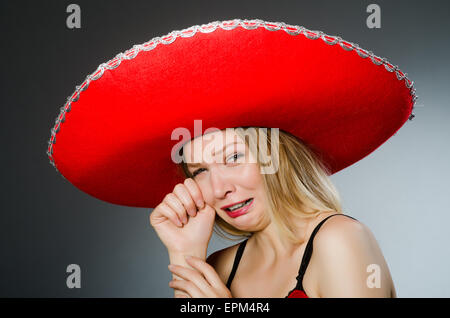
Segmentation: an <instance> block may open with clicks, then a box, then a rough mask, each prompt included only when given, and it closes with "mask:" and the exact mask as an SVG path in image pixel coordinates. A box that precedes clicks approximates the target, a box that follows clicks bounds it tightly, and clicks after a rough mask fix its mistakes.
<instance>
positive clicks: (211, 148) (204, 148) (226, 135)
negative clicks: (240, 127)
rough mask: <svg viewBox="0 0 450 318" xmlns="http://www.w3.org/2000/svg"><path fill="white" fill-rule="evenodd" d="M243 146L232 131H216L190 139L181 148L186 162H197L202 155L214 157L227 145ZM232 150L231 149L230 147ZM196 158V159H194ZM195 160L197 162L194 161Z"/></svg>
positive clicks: (241, 141)
mask: <svg viewBox="0 0 450 318" xmlns="http://www.w3.org/2000/svg"><path fill="white" fill-rule="evenodd" d="M230 143H231V144H244V141H243V139H242V138H241V137H240V136H239V135H238V134H237V133H236V132H235V131H234V129H226V130H218V131H214V132H210V133H207V134H204V135H201V136H198V137H196V138H194V139H191V140H190V141H188V142H187V143H186V144H185V145H184V146H183V155H184V157H185V159H186V161H187V162H199V160H198V158H199V157H200V156H202V157H203V155H205V154H206V155H214V154H215V153H218V152H220V151H222V149H223V148H224V147H225V146H226V145H229V144H230ZM230 148H232V147H230ZM194 157H196V158H194ZM195 159H197V160H195Z"/></svg>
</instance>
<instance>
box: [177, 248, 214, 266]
mask: <svg viewBox="0 0 450 318" xmlns="http://www.w3.org/2000/svg"><path fill="white" fill-rule="evenodd" d="M186 256H194V257H198V258H200V259H202V260H206V250H195V251H169V260H170V264H179V263H180V262H181V263H182V264H186V262H185V257H186Z"/></svg>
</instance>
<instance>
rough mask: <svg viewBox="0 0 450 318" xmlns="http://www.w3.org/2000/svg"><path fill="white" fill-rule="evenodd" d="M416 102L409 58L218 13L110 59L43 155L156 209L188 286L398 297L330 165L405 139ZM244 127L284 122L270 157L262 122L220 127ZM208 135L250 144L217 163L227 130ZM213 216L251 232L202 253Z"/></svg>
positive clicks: (230, 229) (249, 292)
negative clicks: (402, 132) (403, 60)
mask: <svg viewBox="0 0 450 318" xmlns="http://www.w3.org/2000/svg"><path fill="white" fill-rule="evenodd" d="M416 99H417V96H416V95H415V89H414V86H413V82H412V81H411V80H409V79H408V78H407V76H406V74H405V73H403V72H402V71H401V70H400V69H399V68H398V67H397V66H394V65H392V64H390V63H389V62H388V61H386V60H385V59H383V58H380V57H378V56H376V55H374V54H373V53H371V52H370V51H367V50H364V49H362V48H360V47H359V46H358V45H357V44H353V43H351V42H347V41H344V40H342V39H341V38H340V37H335V36H330V35H326V34H324V33H323V32H320V31H311V30H308V29H306V28H304V27H301V26H295V25H288V24H285V23H279V22H266V21H262V20H240V19H234V20H228V21H221V22H220V21H215V22H212V23H209V24H204V25H201V26H198V25H197V26H193V27H190V28H187V29H183V30H181V31H174V32H171V33H169V34H167V35H165V36H162V37H156V38H153V39H151V40H150V41H148V42H145V43H143V44H140V45H135V46H133V48H131V49H130V50H127V51H125V52H124V53H120V54H118V55H116V56H115V57H114V58H113V59H111V60H109V61H108V62H106V63H102V64H101V65H100V66H99V67H98V68H97V70H96V71H94V72H93V73H92V74H90V75H88V76H87V77H86V80H85V81H84V82H83V83H82V84H81V85H79V86H77V87H76V90H75V92H74V93H73V94H72V95H71V96H70V97H69V98H68V100H67V102H66V103H65V105H64V106H63V107H61V111H60V114H59V115H58V117H57V119H56V121H55V125H54V127H53V128H52V129H51V137H50V140H49V143H48V147H47V155H48V157H49V159H50V163H51V164H52V165H53V166H54V167H55V168H56V169H57V171H58V172H60V173H61V175H63V176H64V177H65V178H66V179H67V180H69V181H70V182H71V183H72V184H73V185H75V186H76V187H78V188H79V189H80V190H82V191H84V192H86V193H88V194H90V195H92V196H94V197H96V198H98V199H101V200H104V201H106V202H110V203H113V204H119V205H124V206H130V207H144V208H155V207H156V208H155V209H154V210H153V212H152V213H151V216H150V219H151V220H150V221H151V224H152V225H153V226H154V228H155V229H156V230H157V233H158V235H159V237H160V238H161V240H162V242H163V243H164V244H165V245H166V247H167V248H168V251H169V255H170V262H171V264H173V265H176V264H178V265H181V266H182V267H174V268H171V270H172V272H173V273H174V277H178V278H181V279H180V280H177V281H174V282H172V283H171V286H172V287H173V288H174V289H175V290H176V293H175V295H176V296H177V297H178V296H181V295H184V296H188V297H201V296H208V297H230V296H233V297H242V296H245V297H258V296H261V297H263V296H264V297H285V296H287V295H289V296H290V297H305V296H308V297H334V296H342V297H344V296H352V297H361V296H363V297H364V296H368V297H394V296H395V290H394V286H393V284H392V280H391V278H390V275H389V270H388V267H387V265H386V263H385V261H384V259H383V256H382V253H381V251H380V250H379V248H378V245H377V244H376V241H375V239H374V238H373V235H372V234H371V233H370V231H369V230H368V229H367V228H366V227H365V226H364V225H363V224H361V223H360V222H358V221H357V220H355V219H353V218H351V217H348V216H344V215H342V209H341V207H340V203H339V199H338V195H337V193H336V191H335V190H334V187H333V186H332V184H331V183H330V181H329V180H328V175H332V174H334V173H336V172H338V171H340V170H342V169H344V168H346V167H349V166H351V165H352V164H354V163H355V162H357V161H359V160H361V159H362V158H364V157H366V156H367V155H369V154H370V153H371V152H373V151H374V150H375V149H377V148H378V147H380V146H381V145H382V144H383V143H384V142H386V141H387V140H388V139H389V138H390V137H391V136H393V135H394V134H395V133H396V132H397V131H398V130H399V129H400V128H401V127H402V126H403V125H404V123H405V122H406V121H407V120H408V119H410V120H411V119H412V118H413V117H414V114H413V113H412V111H413V108H414V103H415V101H416ZM198 119H200V123H203V124H205V126H206V127H208V129H207V130H205V131H203V129H202V128H201V126H200V127H199V129H197V127H196V121H197V120H198ZM192 122H194V129H192V128H187V127H190V126H191V125H192ZM235 127H248V129H250V128H251V127H258V128H260V127H269V128H272V129H271V134H270V136H271V137H270V139H269V141H270V144H271V145H274V140H275V139H272V132H274V131H275V129H280V131H279V133H280V135H279V145H278V144H277V146H276V147H274V148H273V149H272V147H270V155H271V159H273V160H272V162H271V164H269V165H267V161H266V160H265V158H262V157H260V155H261V153H265V152H264V151H261V152H258V151H256V150H257V149H256V150H255V147H253V145H254V144H255V140H258V143H256V144H257V145H258V147H263V146H264V143H262V144H260V143H259V138H258V137H259V136H260V135H261V133H260V130H259V129H258V130H257V131H256V132H255V134H250V135H249V138H248V140H247V139H246V138H242V136H243V134H242V131H239V130H236V131H234V130H233V132H227V130H224V129H226V128H235ZM210 128H218V131H217V130H212V131H211V130H210ZM228 134H231V135H228ZM233 134H235V135H233ZM263 135H265V134H263ZM275 135H276V134H274V136H275ZM201 136H203V137H202V138H199V137H201ZM207 136H209V137H211V136H219V137H221V136H222V137H227V136H228V137H233V138H234V137H236V138H237V137H240V138H241V139H240V141H239V140H238V141H239V144H237V145H236V146H235V147H236V148H238V149H240V152H242V151H243V150H246V151H245V156H243V157H242V156H241V154H238V153H236V154H235V153H231V156H232V157H231V158H230V156H229V151H230V150H229V149H228V148H227V149H225V155H226V157H225V159H226V160H228V161H224V160H218V159H220V158H222V159H223V157H221V156H223V155H224V153H221V152H220V151H219V150H220V149H219V150H216V148H217V147H216V146H219V145H220V144H219V141H220V139H221V138H218V140H219V141H216V139H215V138H213V139H212V141H210V142H209V143H208V142H206V141H208V140H209V139H208V138H206V139H207V140H205V138H204V137H207ZM179 137H183V138H182V140H181V141H180V142H178V143H177V144H176V145H175V146H174V145H173V142H172V141H173V140H178V139H179ZM177 138H178V139H177ZM277 140H278V139H277ZM204 141H205V151H203V148H202V147H194V146H196V145H200V146H201V145H203V142H204ZM180 146H182V148H181V149H182V154H181V155H180V153H179V152H180V151H179V150H180ZM206 146H212V147H206ZM244 146H245V147H244ZM211 148H213V149H215V151H214V153H213V152H212V150H211ZM244 148H245V149H244ZM206 149H209V150H211V151H207V150H206ZM258 149H260V148H258ZM216 151H217V153H216ZM235 155H236V157H233V156H235ZM199 156H200V157H201V158H202V159H204V158H203V157H206V158H208V160H200V161H197V160H192V159H196V158H197V157H199ZM192 157H193V158H192ZM179 159H180V160H179ZM181 159H184V160H181ZM209 159H214V160H209ZM262 159H264V160H262ZM235 161H236V162H235ZM177 164H181V166H177ZM177 167H179V168H181V170H182V171H183V172H184V173H185V174H184V176H183V175H182V174H181V173H179V172H180V171H179V170H180V169H178V170H177ZM242 201H244V202H242ZM194 203H195V205H194ZM236 204H244V205H245V206H230V205H236ZM236 209H237V210H236ZM197 212H198V213H197ZM241 214H242V215H241ZM180 222H181V223H180ZM214 224H217V227H216V229H217V230H218V231H219V234H227V233H228V234H231V235H234V236H236V235H237V236H238V238H241V237H245V238H247V239H248V240H246V241H244V243H243V244H240V245H234V246H231V247H229V248H227V249H224V250H222V251H218V252H216V253H214V254H212V255H211V256H209V257H208V260H207V261H206V262H205V260H206V249H207V246H208V242H209V239H210V237H211V235H212V229H213V226H214ZM313 241H314V244H313ZM313 245H314V252H313ZM186 255H191V256H194V257H195V258H193V259H192V260H190V261H185V256H186ZM302 260H303V262H302V264H300V262H301V261H302ZM193 269H195V270H193ZM296 276H297V278H298V279H297V280H296V279H295V277H296ZM273 277H276V279H273Z"/></svg>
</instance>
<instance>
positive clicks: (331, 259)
mask: <svg viewBox="0 0 450 318" xmlns="http://www.w3.org/2000/svg"><path fill="white" fill-rule="evenodd" d="M311 262H314V266H315V267H316V268H317V269H318V272H320V273H321V275H320V277H318V278H317V280H318V285H319V293H320V294H321V295H322V297H390V295H391V294H392V293H393V292H394V294H395V290H394V287H393V282H392V279H391V276H390V273H389V269H388V266H387V263H386V261H385V259H384V257H383V253H382V252H381V249H380V247H379V246H378V243H377V241H376V239H375V237H374V235H373V234H372V232H371V231H370V229H369V228H368V227H367V226H366V225H365V224H363V223H361V222H360V221H358V220H354V219H351V218H349V217H346V216H334V217H332V218H330V219H328V220H327V221H326V222H325V223H324V224H323V225H322V227H321V228H320V230H319V231H318V232H317V235H316V237H315V238H314V248H313V255H312V258H311ZM374 265H376V267H377V268H378V272H379V274H380V275H379V276H378V281H379V283H380V285H381V286H382V287H381V288H373V286H372V287H371V286H369V285H368V283H367V278H368V276H369V275H370V272H368V269H370V268H373V266H374ZM375 283H376V282H375Z"/></svg>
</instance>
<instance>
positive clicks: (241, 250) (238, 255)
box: [227, 239, 248, 289]
mask: <svg viewBox="0 0 450 318" xmlns="http://www.w3.org/2000/svg"><path fill="white" fill-rule="evenodd" d="M247 241H248V239H246V240H245V241H243V242H241V244H239V247H238V250H237V252H236V256H235V257H234V263H233V269H232V270H231V273H230V276H228V281H227V288H228V289H230V286H231V282H232V281H233V278H234V275H235V274H236V270H237V268H238V265H239V262H240V260H241V257H242V253H244V249H245V245H247Z"/></svg>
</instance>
